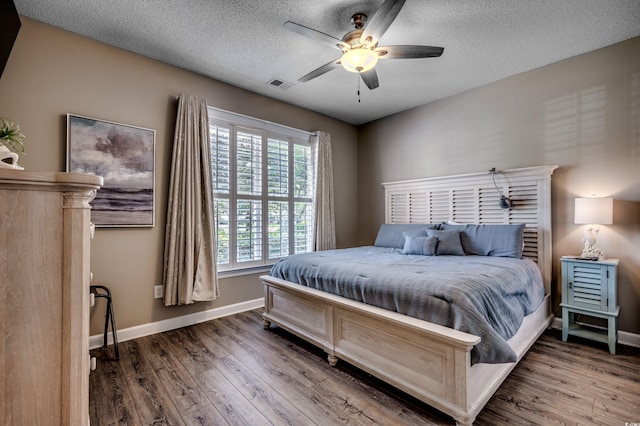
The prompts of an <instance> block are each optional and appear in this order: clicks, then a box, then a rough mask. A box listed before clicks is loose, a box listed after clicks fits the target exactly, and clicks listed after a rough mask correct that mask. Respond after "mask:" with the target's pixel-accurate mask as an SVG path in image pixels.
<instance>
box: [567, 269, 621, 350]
mask: <svg viewBox="0 0 640 426" xmlns="http://www.w3.org/2000/svg"><path fill="white" fill-rule="evenodd" d="M560 260H561V262H562V303H561V304H560V306H561V307H562V341H563V342H566V341H567V338H568V337H569V335H573V336H580V337H583V338H586V339H591V340H596V341H598V342H604V343H608V344H609V352H611V353H612V354H615V353H616V342H617V341H618V313H619V312H620V306H618V303H617V299H616V296H617V295H616V290H617V289H616V286H617V279H616V270H617V267H618V262H619V261H618V259H603V260H598V261H592V260H579V259H574V258H562V259H560ZM577 315H586V316H590V317H596V318H604V319H606V320H607V328H606V329H602V328H600V327H592V326H590V325H586V324H584V323H581V324H578V323H576V316H577Z"/></svg>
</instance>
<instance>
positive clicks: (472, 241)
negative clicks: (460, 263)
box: [440, 223, 525, 259]
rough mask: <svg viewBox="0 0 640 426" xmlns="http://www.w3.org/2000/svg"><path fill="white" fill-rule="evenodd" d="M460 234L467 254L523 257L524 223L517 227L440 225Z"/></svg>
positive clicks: (516, 225)
mask: <svg viewBox="0 0 640 426" xmlns="http://www.w3.org/2000/svg"><path fill="white" fill-rule="evenodd" d="M440 226H441V228H442V229H447V230H456V231H459V232H460V239H461V241H462V247H463V248H464V252H465V253H466V254H473V255H478V256H498V257H515V258H517V259H519V258H521V257H522V247H523V242H524V226H525V225H524V223H519V224H515V225H475V224H469V225H448V224H442V225H440Z"/></svg>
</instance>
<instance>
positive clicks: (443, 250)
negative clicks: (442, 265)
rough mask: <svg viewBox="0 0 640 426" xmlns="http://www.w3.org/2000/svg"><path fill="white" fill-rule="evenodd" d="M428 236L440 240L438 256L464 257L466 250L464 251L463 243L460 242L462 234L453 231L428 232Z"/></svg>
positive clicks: (437, 249)
mask: <svg viewBox="0 0 640 426" xmlns="http://www.w3.org/2000/svg"><path fill="white" fill-rule="evenodd" d="M427 235H428V236H429V237H437V238H438V245H437V246H436V256H443V255H451V256H464V250H463V249H462V243H461V241H460V232H458V231H453V230H447V231H441V230H427Z"/></svg>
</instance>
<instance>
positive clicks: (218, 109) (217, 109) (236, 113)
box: [174, 96, 318, 136]
mask: <svg viewBox="0 0 640 426" xmlns="http://www.w3.org/2000/svg"><path fill="white" fill-rule="evenodd" d="M174 98H175V99H176V100H178V99H180V96H174ZM207 108H211V109H215V110H216V111H220V112H222V113H225V114H229V115H235V116H236V117H242V118H246V119H249V120H256V121H260V122H261V123H263V124H265V125H272V126H279V127H284V128H285V129H289V130H293V131H295V132H300V133H304V134H306V135H308V136H318V133H317V132H308V131H306V130H301V129H296V128H295V127H291V126H285V125H284V124H280V123H274V122H272V121H268V120H263V119H261V118H255V117H251V116H248V115H245V114H240V113H238V112H233V111H228V110H226V109H222V108H217V107H214V106H211V105H208V104H207Z"/></svg>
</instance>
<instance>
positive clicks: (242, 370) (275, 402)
mask: <svg viewBox="0 0 640 426" xmlns="http://www.w3.org/2000/svg"><path fill="white" fill-rule="evenodd" d="M216 368H217V369H218V370H220V372H221V373H222V374H223V375H224V376H225V377H226V378H227V380H229V382H231V383H232V384H233V385H234V386H235V387H236V389H238V390H239V391H240V393H241V394H242V395H244V397H245V398H246V399H247V400H248V401H249V402H251V404H252V405H253V406H255V407H256V408H257V409H258V410H259V411H260V413H262V415H264V416H265V417H266V418H267V419H268V420H269V421H270V422H272V423H274V424H286V425H312V424H317V423H315V422H314V421H313V420H312V419H310V418H309V417H307V416H306V415H305V414H304V413H303V412H302V411H300V410H299V409H298V408H297V407H296V406H295V405H294V404H293V403H292V402H290V401H289V400H287V399H286V398H284V397H282V396H281V395H280V394H279V393H278V392H277V391H275V389H273V388H272V387H271V386H270V385H269V384H268V383H266V382H264V381H263V380H261V379H260V378H259V377H258V376H256V375H255V374H253V373H252V372H251V371H250V370H248V369H247V368H246V367H245V366H244V365H243V364H242V363H240V362H239V361H238V360H237V359H235V358H234V357H230V356H229V357H224V358H222V359H220V360H217V361H216ZM289 399H294V398H293V395H289Z"/></svg>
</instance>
